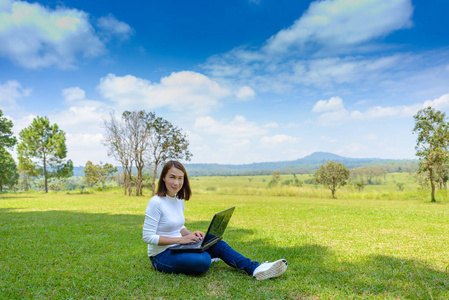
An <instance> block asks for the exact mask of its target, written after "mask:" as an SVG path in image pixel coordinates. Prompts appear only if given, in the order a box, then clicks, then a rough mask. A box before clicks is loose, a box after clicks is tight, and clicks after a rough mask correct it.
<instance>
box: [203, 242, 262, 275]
mask: <svg viewBox="0 0 449 300" xmlns="http://www.w3.org/2000/svg"><path fill="white" fill-rule="evenodd" d="M207 252H209V254H210V256H211V257H212V258H221V259H222V260H223V261H224V262H225V263H226V264H227V265H229V266H231V267H233V268H236V269H239V270H243V271H245V272H246V273H247V274H248V275H253V272H254V270H255V269H256V268H257V267H258V266H259V265H260V263H258V262H257V261H252V260H251V259H249V258H247V257H245V256H243V255H241V254H240V253H238V252H237V251H235V250H234V249H232V248H231V246H229V245H228V244H227V243H226V242H225V241H219V242H218V243H216V244H215V245H213V246H212V247H210V248H209V249H208V250H207Z"/></svg>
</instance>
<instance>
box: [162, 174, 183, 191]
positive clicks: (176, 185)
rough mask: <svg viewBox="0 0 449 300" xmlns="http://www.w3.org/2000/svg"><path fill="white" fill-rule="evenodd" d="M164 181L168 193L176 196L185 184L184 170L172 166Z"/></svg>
mask: <svg viewBox="0 0 449 300" xmlns="http://www.w3.org/2000/svg"><path fill="white" fill-rule="evenodd" d="M164 182H165V187H166V188H167V195H169V196H170V197H174V196H176V193H177V192H179V190H180V189H181V188H182V185H183V184H184V172H183V171H181V170H179V169H177V168H175V167H171V168H170V169H169V170H168V172H167V175H165V178H164Z"/></svg>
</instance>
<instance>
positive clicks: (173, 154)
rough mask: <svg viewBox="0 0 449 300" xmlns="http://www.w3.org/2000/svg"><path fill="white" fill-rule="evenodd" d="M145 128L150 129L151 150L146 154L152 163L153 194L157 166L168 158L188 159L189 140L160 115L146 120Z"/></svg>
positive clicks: (189, 155) (189, 154)
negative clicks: (151, 119)
mask: <svg viewBox="0 0 449 300" xmlns="http://www.w3.org/2000/svg"><path fill="white" fill-rule="evenodd" d="M147 128H149V129H152V130H151V134H150V145H151V152H150V155H149V156H148V158H149V160H150V162H151V163H152V164H153V167H154V169H153V182H152V187H153V195H154V193H155V181H156V175H157V168H158V166H159V165H160V164H162V163H164V162H165V161H167V160H168V159H185V160H190V157H191V156H192V154H191V153H190V151H189V150H188V147H189V141H188V140H187V136H186V134H184V133H183V132H182V130H181V129H180V128H178V127H175V126H173V124H171V123H170V122H168V121H166V120H164V119H163V118H161V117H158V118H155V119H154V120H153V121H152V122H147Z"/></svg>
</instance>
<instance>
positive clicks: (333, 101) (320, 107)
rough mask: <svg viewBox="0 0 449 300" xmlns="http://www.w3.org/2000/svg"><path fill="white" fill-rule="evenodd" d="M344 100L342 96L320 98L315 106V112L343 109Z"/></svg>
mask: <svg viewBox="0 0 449 300" xmlns="http://www.w3.org/2000/svg"><path fill="white" fill-rule="evenodd" d="M343 108H344V106H343V100H342V99H341V98H340V97H332V98H330V99H329V100H319V101H318V102H317V103H316V104H315V106H314V107H313V109H312V111H313V112H325V111H336V110H341V109H343Z"/></svg>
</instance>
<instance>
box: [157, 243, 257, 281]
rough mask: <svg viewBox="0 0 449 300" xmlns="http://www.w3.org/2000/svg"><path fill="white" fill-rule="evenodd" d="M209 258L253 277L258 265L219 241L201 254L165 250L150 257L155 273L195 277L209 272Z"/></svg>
mask: <svg viewBox="0 0 449 300" xmlns="http://www.w3.org/2000/svg"><path fill="white" fill-rule="evenodd" d="M211 258H220V259H221V260H223V261H224V262H225V263H226V264H227V265H228V266H231V267H233V268H235V269H238V270H243V271H245V272H246V273H247V274H248V275H253V272H254V270H255V269H256V268H257V267H258V266H259V265H260V263H258V262H257V261H252V260H251V259H249V258H246V257H244V256H243V255H241V254H240V253H238V252H237V251H235V250H234V249H232V248H231V247H230V246H229V245H228V244H227V243H226V242H224V241H219V242H218V243H216V244H215V245H213V246H212V247H210V248H209V249H208V250H206V251H205V252H201V253H187V252H181V253H179V252H178V253H177V252H172V251H170V250H168V249H167V250H165V251H164V252H161V253H159V254H158V255H156V256H153V257H150V259H151V263H152V264H153V267H154V269H155V270H156V271H160V272H164V273H182V274H196V275H198V274H203V273H205V272H206V271H207V270H209V267H210V264H211Z"/></svg>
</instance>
